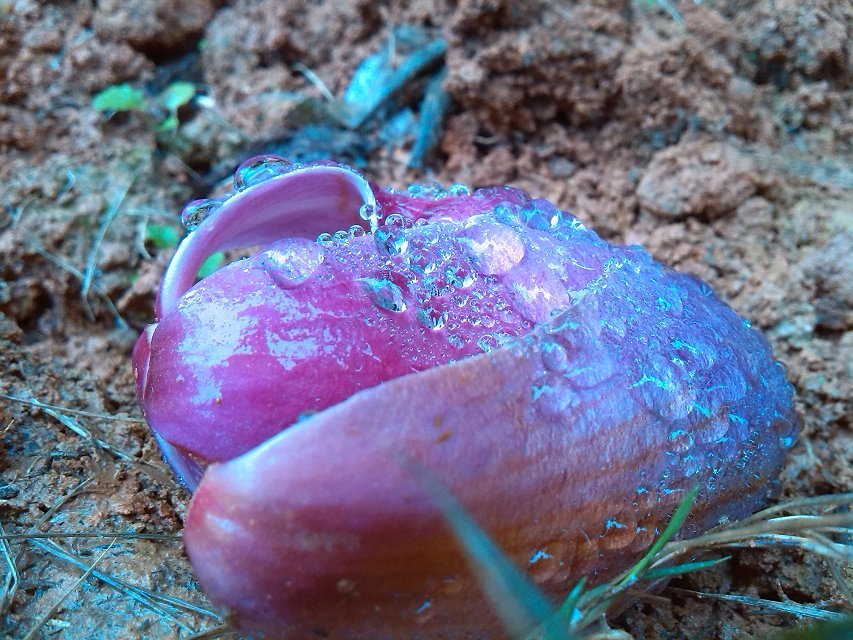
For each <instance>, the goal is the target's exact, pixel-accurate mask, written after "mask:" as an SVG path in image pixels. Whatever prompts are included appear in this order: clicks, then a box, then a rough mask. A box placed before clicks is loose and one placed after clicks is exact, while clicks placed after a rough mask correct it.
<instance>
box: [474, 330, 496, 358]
mask: <svg viewBox="0 0 853 640" xmlns="http://www.w3.org/2000/svg"><path fill="white" fill-rule="evenodd" d="M477 346H478V347H480V349H481V350H482V351H484V352H485V353H489V352H490V351H493V350H494V349H496V348H497V346H498V341H497V340H495V337H494V336H493V335H491V334H489V333H487V334H486V335H484V336H482V337H481V338H480V339H479V340H477Z"/></svg>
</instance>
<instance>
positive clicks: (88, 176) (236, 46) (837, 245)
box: [0, 0, 853, 638]
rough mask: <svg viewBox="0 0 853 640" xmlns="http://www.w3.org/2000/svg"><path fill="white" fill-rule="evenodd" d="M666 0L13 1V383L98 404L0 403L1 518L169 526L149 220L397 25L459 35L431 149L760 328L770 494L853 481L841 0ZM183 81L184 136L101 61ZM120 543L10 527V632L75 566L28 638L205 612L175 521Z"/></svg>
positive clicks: (684, 626)
mask: <svg viewBox="0 0 853 640" xmlns="http://www.w3.org/2000/svg"><path fill="white" fill-rule="evenodd" d="M669 4H671V5H677V6H678V8H679V9H680V10H681V12H682V15H683V24H682V23H680V22H679V21H677V20H675V19H673V17H671V16H670V15H669V14H667V13H666V12H665V11H663V10H662V9H661V7H660V6H659V5H658V4H657V3H656V2H654V1H646V0H636V1H634V2H630V1H628V0H585V1H578V2H567V1H561V0H547V1H546V0H542V1H540V0H527V1H523V2H508V1H503V0H458V1H451V0H418V1H415V2H411V3H390V4H388V3H376V2H373V1H371V0H352V1H350V2H344V3H341V2H336V1H332V0H317V1H315V2H308V1H303V0H284V1H276V0H233V1H232V2H228V3H225V2H217V1H216V0H203V1H201V0H140V1H139V2H135V3H132V4H131V3H123V2H118V1H102V2H97V3H95V2H91V1H83V2H64V3H41V2H35V1H32V0H0V153H2V157H3V162H2V165H0V185H2V188H0V371H2V374H0V392H2V393H5V394H12V395H14V396H17V397H19V398H28V399H32V400H34V401H38V402H43V403H48V404H52V405H57V406H61V407H67V408H70V409H74V410H77V411H88V412H94V413H97V414H106V415H108V416H111V418H110V419H100V418H93V417H91V416H88V415H81V414H70V413H65V414H56V413H54V414H53V415H51V413H50V412H48V411H46V410H45V409H43V408H38V407H36V406H33V405H28V404H24V403H21V402H13V401H9V400H3V401H0V429H2V437H3V439H2V447H3V449H5V455H4V456H3V457H2V458H0V524H2V527H3V530H4V531H5V532H6V533H7V534H8V533H27V532H42V533H45V532H137V533H175V532H179V531H180V529H181V526H182V518H183V516H184V514H185V508H186V503H187V501H188V498H189V496H188V494H187V493H186V492H185V491H184V490H182V489H181V488H180V487H179V486H178V485H177V484H176V483H175V482H174V481H173V480H172V479H171V476H170V475H169V473H168V471H167V470H166V468H165V466H164V465H163V463H162V462H161V460H160V458H159V455H158V452H157V449H156V446H155V444H154V442H153V440H152V438H151V437H150V436H149V433H148V430H147V427H146V426H145V425H144V423H142V422H141V420H140V413H139V410H138V408H137V406H136V402H135V398H134V390H133V379H132V374H131V370H130V362H129V351H130V348H131V346H132V343H133V340H134V339H135V337H136V335H137V333H138V331H139V330H140V328H141V327H142V326H144V324H145V323H146V322H148V321H150V319H151V315H152V311H151V309H152V301H153V297H154V291H155V287H156V285H157V282H158V279H159V277H160V274H161V273H162V271H163V268H164V266H165V265H166V264H167V262H168V260H169V258H170V255H171V252H172V250H171V249H159V248H157V247H155V246H153V245H152V244H151V243H146V241H145V234H144V227H145V224H146V221H148V220H150V221H155V222H158V223H167V224H168V223H173V221H174V220H175V216H176V213H177V212H178V211H179V210H180V207H181V206H182V204H183V203H184V202H185V201H187V200H189V199H190V198H191V197H196V196H198V195H200V190H201V187H200V186H199V185H200V181H199V180H198V175H199V174H201V175H203V176H208V175H210V173H209V172H211V171H212V172H213V174H215V173H216V172H217V171H221V170H222V169H223V168H225V173H227V170H228V169H229V168H230V167H233V166H234V165H235V163H237V162H238V161H239V160H240V159H241V154H245V153H246V150H247V149H248V148H250V147H252V146H253V145H257V144H259V143H262V142H263V141H269V140H279V141H281V140H284V141H288V140H289V141H290V142H289V144H291V145H293V144H295V143H294V141H293V131H292V130H290V129H288V124H287V123H288V117H289V116H290V114H291V113H292V112H293V109H294V105H295V103H294V100H293V92H303V93H305V94H308V95H314V96H319V94H318V93H317V90H316V88H315V87H313V86H312V85H311V84H309V83H308V82H307V81H306V79H305V77H304V75H303V74H302V73H300V72H299V71H298V70H297V69H296V68H295V65H296V64H297V63H302V64H304V65H306V66H307V67H308V68H310V69H311V70H313V71H314V72H315V73H316V74H317V75H318V76H319V77H320V78H322V79H323V81H324V82H325V83H326V84H327V85H328V86H329V88H330V89H331V91H332V92H334V93H335V94H336V95H340V94H341V92H342V91H343V89H344V88H345V86H346V83H347V82H348V79H349V78H350V76H351V74H352V71H353V66H354V61H358V60H361V59H363V58H364V57H365V56H366V55H368V54H369V53H371V52H375V51H377V50H379V48H380V47H381V46H383V45H384V43H386V42H387V38H388V34H389V29H390V28H391V25H395V24H396V25H401V24H411V25H420V26H423V27H430V28H433V29H434V30H435V32H436V33H443V35H444V37H445V38H446V40H447V42H448V52H447V55H446V63H447V67H448V77H447V80H446V83H445V87H446V89H447V91H448V92H449V93H450V95H451V98H452V102H451V110H450V113H449V115H448V117H447V119H446V121H445V124H444V131H443V133H442V135H441V137H440V144H439V147H438V149H437V150H436V151H435V152H434V153H433V154H432V155H431V156H429V157H428V158H427V162H426V163H425V165H426V167H427V168H426V176H427V177H430V178H435V179H437V180H439V181H442V182H445V183H452V182H465V183H468V184H472V185H476V186H481V185H485V184H493V183H508V184H513V185H517V186H520V187H523V188H525V189H527V190H528V191H530V192H531V193H533V194H536V195H537V196H541V197H546V198H548V199H550V200H552V201H554V202H556V203H558V204H559V205H560V206H561V207H562V208H566V209H570V210H572V211H574V212H575V213H577V214H578V215H579V216H580V217H581V218H583V219H585V220H586V221H587V222H589V223H590V224H591V226H593V227H594V228H595V229H596V230H598V231H599V233H601V234H602V235H603V236H605V237H606V238H608V239H610V240H613V241H620V242H631V243H638V244H642V245H644V246H645V247H647V248H648V249H649V250H650V251H651V252H652V253H653V254H654V255H655V256H656V257H657V258H658V259H660V260H663V261H665V262H668V263H670V264H673V265H675V266H677V267H678V268H680V269H682V270H685V271H689V272H691V273H694V274H697V275H699V276H700V277H702V278H704V279H706V280H707V281H708V282H710V283H711V284H712V285H713V286H714V287H715V288H716V289H717V290H718V291H719V292H720V294H721V295H722V296H723V297H724V298H725V299H726V300H728V301H729V302H730V303H731V304H732V305H733V306H734V307H735V308H736V309H737V310H738V311H739V312H740V313H742V314H743V315H744V316H746V317H748V318H750V319H751V320H752V321H753V322H754V323H755V324H756V325H757V326H760V327H761V328H762V329H763V330H764V331H765V332H766V334H767V335H768V337H769V338H770V340H771V342H772V343H773V346H774V348H775V351H776V354H777V356H778V357H779V358H780V359H781V360H782V361H784V362H785V363H786V364H787V366H788V370H789V376H790V380H791V382H792V383H793V384H794V385H795V387H796V389H797V398H798V404H799V407H800V409H801V412H802V415H803V418H804V423H805V428H804V432H803V435H802V438H801V440H800V443H799V444H798V445H797V446H796V447H795V448H794V450H793V452H792V455H791V459H790V463H789V464H788V466H787V468H786V469H785V471H784V474H783V487H784V489H783V491H784V494H785V495H789V496H794V495H798V496H799V495H813V494H824V493H832V492H839V491H850V490H851V488H853V469H851V466H853V465H851V457H853V454H851V452H853V438H851V432H850V415H851V413H853V412H851V406H850V398H851V379H853V376H851V373H853V369H851V367H853V332H851V329H853V309H851V306H853V305H852V304H851V302H852V301H853V173H852V172H851V171H853V169H852V168H853V164H851V158H853V153H851V151H853V148H851V140H853V118H851V108H853V93H852V92H851V89H853V83H852V82H851V80H853V76H851V70H853V59H851V58H853V49H851V47H853V45H851V43H853V37H851V35H853V34H851V32H852V31H853V5H851V4H849V3H847V2H835V1H834V0H814V1H810V2H800V1H794V0H775V1H773V0H757V1H756V2H746V1H738V0H719V1H706V2H701V3H694V2H686V1H685V2H680V3H679V2H675V1H671V2H670V3H669ZM131 7H132V8H131ZM200 43H203V45H204V46H203V47H202V46H199V44H200ZM199 50H200V52H199ZM174 79H189V80H191V81H193V82H196V83H198V85H199V86H204V87H205V89H206V91H207V94H208V96H209V98H210V100H209V101H208V103H209V104H212V106H208V107H206V108H199V109H192V110H187V113H183V112H182V113H181V118H182V121H181V125H180V127H179V129H178V131H177V133H176V134H175V135H174V136H168V137H164V136H159V137H158V135H157V134H156V132H155V125H156V120H154V119H153V118H152V117H151V116H149V115H146V114H144V113H130V114H119V115H117V116H115V117H113V118H111V119H107V118H105V117H104V116H103V115H102V114H101V113H98V112H97V111H95V110H94V109H93V108H92V107H91V100H92V96H93V95H94V94H95V93H96V92H97V91H99V90H100V89H102V88H104V87H106V86H108V85H111V84H115V83H119V82H123V81H127V82H131V83H135V84H136V85H138V86H145V87H146V88H147V89H148V90H149V92H155V91H156V90H157V89H159V88H162V87H163V86H165V84H167V83H168V82H169V81H171V80H174ZM415 89H416V87H415ZM413 104H416V103H413ZM347 135H349V136H350V138H354V139H356V142H359V141H358V140H357V139H358V138H359V136H361V135H362V134H347ZM361 142H364V141H361ZM335 144H337V143H335V142H334V141H333V143H332V144H331V145H330V146H329V148H330V149H332V150H333V152H334V150H335V149H336V148H337V147H335V146H334V145H335ZM340 144H343V143H340ZM373 146H375V145H373ZM291 148H295V147H293V146H291ZM341 155H346V150H345V149H344V150H342V151H341ZM407 157H408V147H407V146H406V145H405V144H403V145H400V144H386V145H379V146H378V147H377V148H374V149H373V150H372V151H370V153H369V155H368V156H367V157H366V170H367V172H368V173H369V175H370V176H371V177H372V178H373V179H375V180H376V181H377V182H379V183H381V184H392V185H396V186H401V185H404V184H406V183H408V182H410V181H422V180H423V179H424V174H423V173H422V172H419V171H418V172H416V171H411V170H408V169H406V166H405V165H406V159H407ZM202 182H203V181H202ZM106 222H109V224H108V225H107V224H106ZM85 282H88V283H89V286H88V290H87V291H84V289H85V287H84V283H85ZM57 416H59V418H58V417H57ZM63 416H65V417H63ZM93 438H94V439H93ZM96 439H100V440H101V441H102V442H104V443H105V446H97V445H96V444H94V443H95V440H96ZM34 540H35V541H34ZM111 541H112V539H111V538H110V537H106V538H96V539H91V538H70V539H69V538H62V539H56V542H57V543H58V544H59V545H61V547H54V548H50V549H52V552H50V551H49V550H48V549H46V548H45V546H44V545H47V544H49V539H45V538H41V539H35V538H30V540H21V539H15V540H11V541H10V542H9V551H10V557H11V558H12V559H13V560H14V564H15V566H16V569H17V573H18V575H19V583H18V585H17V591H16V593H15V595H14V597H13V598H12V599H11V601H9V602H3V603H2V606H3V610H2V611H0V616H2V617H0V636H4V637H6V636H8V637H12V638H19V637H24V636H26V634H27V633H28V631H29V630H31V629H33V627H34V626H35V625H36V623H37V622H38V621H39V620H40V619H42V617H43V616H45V615H46V614H48V613H49V612H50V610H51V607H53V605H54V603H56V602H57V601H58V600H59V599H60V597H61V596H63V594H65V593H66V591H69V590H70V594H69V595H68V596H67V598H66V599H65V600H64V601H63V602H62V604H61V605H60V606H58V607H57V608H56V609H55V610H54V611H52V612H50V618H49V620H48V621H47V622H46V624H45V625H44V627H43V628H42V629H41V630H40V631H38V632H37V633H36V635H35V637H57V638H100V637H110V638H113V637H122V638H160V637H164V638H170V637H176V638H177V637H182V638H186V637H190V636H191V635H192V632H193V631H198V630H203V629H207V628H210V627H213V626H216V624H217V622H216V620H215V618H214V617H212V616H211V615H209V614H208V613H205V611H204V609H205V608H208V607H209V606H210V605H209V604H208V603H207V602H206V600H205V598H204V595H203V594H202V593H201V592H200V591H199V589H198V587H197V585H196V583H195V581H194V579H193V576H192V572H191V570H190V567H189V564H188V562H187V560H186V559H185V557H184V555H183V553H182V550H181V545H180V543H179V542H177V541H173V540H146V539H119V540H117V541H115V543H114V544H113V545H112V546H110V542H111ZM39 544H41V545H42V546H39ZM57 549H61V553H64V554H65V556H64V559H63V558H60V557H58V556H57V555H56V554H57V553H59V551H57ZM102 555H103V557H101V556H102ZM71 556H73V557H76V558H79V561H80V562H82V563H83V564H84V566H88V565H90V564H91V563H92V562H93V561H94V560H95V559H96V558H100V560H99V563H98V566H97V569H98V570H99V571H101V572H103V574H108V575H110V576H112V577H114V578H116V579H119V580H122V581H124V582H126V583H128V584H132V585H136V586H139V587H143V588H145V589H149V590H151V591H153V592H155V594H159V595H161V596H167V597H172V598H180V599H182V600H185V601H187V602H190V603H194V605H197V606H198V607H201V608H202V609H201V610H199V611H195V612H193V611H187V610H183V609H180V608H178V609H176V608H171V607H169V606H168V605H166V604H163V603H162V600H152V599H151V596H150V595H149V596H145V595H138V593H137V594H136V598H134V597H131V595H129V594H128V592H127V591H126V590H125V591H122V590H120V589H117V588H113V587H110V586H107V585H106V584H104V582H102V581H100V580H97V579H93V578H92V577H90V578H89V579H87V580H85V581H84V582H83V583H82V584H80V585H79V586H77V587H76V588H74V586H75V583H76V581H77V580H78V579H79V577H80V575H81V571H80V570H79V569H78V568H77V567H76V566H75V565H74V564H73V563H71V562H69V557H71ZM0 564H2V566H3V571H4V572H5V574H8V573H9V572H8V569H7V567H6V563H5V561H0ZM847 577H848V579H850V577H851V576H850V574H849V573H848V574H847ZM675 586H677V587H681V588H686V589H699V590H702V589H706V590H715V591H717V592H723V593H741V594H752V595H757V596H761V597H766V598H770V599H780V598H791V599H793V600H795V601H797V602H807V603H820V604H821V606H824V607H828V608H843V606H844V605H843V600H842V596H841V594H840V593H839V592H838V590H837V588H836V586H835V583H834V582H833V580H832V579H831V577H830V575H829V573H828V571H827V568H826V566H825V565H824V564H823V562H822V561H820V560H816V559H815V558H813V557H810V556H806V555H801V554H799V553H793V552H789V553H778V552H777V553H768V552H764V553H759V552H757V551H749V552H743V553H739V554H737V555H736V556H735V558H734V559H733V561H732V562H731V563H729V564H728V565H727V566H726V567H723V568H719V569H718V570H716V571H710V572H705V573H702V574H699V575H696V576H690V577H688V578H684V579H682V580H680V581H678V582H676V583H675ZM848 606H849V603H848ZM158 607H160V608H161V610H159V611H158V610H157V608H158ZM165 612H168V615H166V614H165ZM794 622H795V621H794V620H793V618H791V617H788V616H782V615H767V614H764V613H762V612H760V611H756V610H754V609H750V608H746V607H742V606H739V605H733V604H727V603H720V602H716V601H707V600H703V601H700V600H697V599H695V598H692V597H689V596H685V595H683V592H681V591H674V590H671V589H670V590H665V591H663V592H662V593H661V594H659V595H657V596H649V597H648V598H647V599H644V600H643V601H641V602H639V603H638V604H636V605H635V606H633V607H632V608H631V609H629V610H628V611H627V613H625V614H624V615H623V616H622V617H620V618H618V619H617V620H616V624H617V625H619V626H620V627H622V628H624V629H626V630H627V631H629V632H631V633H632V634H634V635H635V637H637V638H700V637H701V638H733V637H737V638H749V637H766V636H767V635H769V634H770V633H771V632H772V631H773V630H776V629H778V628H780V627H784V626H788V625H791V624H794ZM4 634H6V635H4Z"/></svg>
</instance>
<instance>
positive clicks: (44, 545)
mask: <svg viewBox="0 0 853 640" xmlns="http://www.w3.org/2000/svg"><path fill="white" fill-rule="evenodd" d="M28 542H29V543H30V545H32V546H33V547H35V548H37V549H41V550H42V551H45V552H47V553H49V554H51V555H52V556H53V557H55V558H58V559H59V560H62V561H63V562H66V563H68V564H72V565H74V566H76V567H79V568H82V569H86V568H87V565H86V563H85V562H83V561H82V560H81V559H80V558H78V557H77V556H75V555H74V554H72V553H70V552H68V551H66V550H65V549H63V548H62V547H60V546H59V545H57V544H56V543H54V542H53V541H52V540H48V541H42V540H39V539H30V540H28ZM91 575H92V576H93V577H95V578H97V579H98V580H100V581H101V582H103V583H104V584H106V585H108V586H109V587H111V588H113V589H115V590H116V591H118V592H119V593H121V594H123V595H125V596H127V597H129V598H131V599H133V600H135V601H136V602H138V603H139V604H141V605H142V606H144V607H145V608H146V609H148V610H149V611H151V612H153V613H154V614H156V615H158V616H159V617H161V618H164V619H166V620H168V621H170V622H172V623H173V624H175V625H177V626H179V627H181V629H183V630H184V631H185V632H187V633H192V629H191V628H190V627H189V626H187V625H186V624H185V623H184V622H183V621H182V620H181V619H180V618H178V617H177V615H176V614H175V613H174V611H176V610H177V611H181V612H184V613H195V614H199V615H202V616H205V617H209V618H212V619H214V620H216V621H221V619H220V617H219V615H217V614H216V613H215V612H213V611H210V610H209V609H205V608H204V607H201V606H199V605H196V604H193V603H192V602H187V601H185V600H182V599H180V598H175V597H172V596H164V595H162V594H159V593H156V592H154V591H151V590H150V589H145V588H143V587H138V586H135V585H131V584H128V583H127V582H125V581H123V580H121V579H119V578H116V577H115V576H112V575H110V574H108V573H104V572H101V571H98V570H93V571H92V574H91ZM161 605H162V606H161ZM167 607H168V608H167Z"/></svg>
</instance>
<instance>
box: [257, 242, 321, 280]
mask: <svg viewBox="0 0 853 640" xmlns="http://www.w3.org/2000/svg"><path fill="white" fill-rule="evenodd" d="M324 259H325V254H324V253H323V250H322V249H321V248H320V246H319V245H318V244H316V243H314V242H311V241H310V240H308V239H306V238H287V239H285V240H279V241H278V242H276V243H274V244H272V245H270V246H269V247H267V248H266V249H265V250H264V251H262V252H261V253H260V254H258V256H257V258H256V260H257V262H258V264H260V266H261V267H263V268H264V269H265V270H266V271H267V272H268V273H269V275H270V277H271V278H272V279H273V281H274V282H275V283H276V284H277V285H279V286H280V287H283V288H285V289H292V288H293V287H296V286H298V285H300V284H301V283H303V282H305V280H307V279H308V278H309V277H311V275H312V274H313V273H314V272H315V271H316V270H317V267H319V266H320V265H321V264H322V263H323V260H324Z"/></svg>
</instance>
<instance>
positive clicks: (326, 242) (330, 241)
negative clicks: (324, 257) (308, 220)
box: [317, 233, 335, 247]
mask: <svg viewBox="0 0 853 640" xmlns="http://www.w3.org/2000/svg"><path fill="white" fill-rule="evenodd" d="M317 244H319V245H322V246H324V247H333V246H334V245H335V239H334V238H333V237H332V234H331V233H321V234H320V235H319V236H317Z"/></svg>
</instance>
